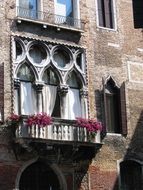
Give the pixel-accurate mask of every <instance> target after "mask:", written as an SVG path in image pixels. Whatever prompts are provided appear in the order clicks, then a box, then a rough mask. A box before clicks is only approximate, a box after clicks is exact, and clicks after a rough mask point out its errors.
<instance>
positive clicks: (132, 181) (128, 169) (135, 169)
mask: <svg viewBox="0 0 143 190" xmlns="http://www.w3.org/2000/svg"><path fill="white" fill-rule="evenodd" d="M120 174H121V189H122V190H133V189H134V190H141V189H143V187H142V183H141V182H142V168H141V165H140V164H139V163H137V162H135V161H131V160H128V161H124V162H122V163H121V164H120Z"/></svg>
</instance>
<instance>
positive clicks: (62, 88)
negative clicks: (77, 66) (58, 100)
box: [58, 84, 68, 95]
mask: <svg viewBox="0 0 143 190" xmlns="http://www.w3.org/2000/svg"><path fill="white" fill-rule="evenodd" d="M67 92H68V85H66V84H61V85H59V86H58V93H59V94H60V95H65V94H67Z"/></svg>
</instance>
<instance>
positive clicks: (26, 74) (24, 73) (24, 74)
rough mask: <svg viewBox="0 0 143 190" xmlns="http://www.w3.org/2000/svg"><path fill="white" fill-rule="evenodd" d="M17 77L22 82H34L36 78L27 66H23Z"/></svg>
mask: <svg viewBox="0 0 143 190" xmlns="http://www.w3.org/2000/svg"><path fill="white" fill-rule="evenodd" d="M17 77H18V78H19V79H21V80H26V81H34V80H35V77H34V73H33V72H32V71H31V69H30V68H29V67H28V66H27V65H26V64H23V65H22V66H21V67H20V69H19V71H18V73H17Z"/></svg>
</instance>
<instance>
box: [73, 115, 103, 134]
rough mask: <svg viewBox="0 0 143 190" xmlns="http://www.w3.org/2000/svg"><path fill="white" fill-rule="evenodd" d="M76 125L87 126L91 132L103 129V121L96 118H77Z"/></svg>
mask: <svg viewBox="0 0 143 190" xmlns="http://www.w3.org/2000/svg"><path fill="white" fill-rule="evenodd" d="M76 126H78V127H83V128H86V129H87V131H89V132H97V131H98V130H100V131H101V130H102V124H101V122H98V121H96V120H95V119H84V118H76Z"/></svg>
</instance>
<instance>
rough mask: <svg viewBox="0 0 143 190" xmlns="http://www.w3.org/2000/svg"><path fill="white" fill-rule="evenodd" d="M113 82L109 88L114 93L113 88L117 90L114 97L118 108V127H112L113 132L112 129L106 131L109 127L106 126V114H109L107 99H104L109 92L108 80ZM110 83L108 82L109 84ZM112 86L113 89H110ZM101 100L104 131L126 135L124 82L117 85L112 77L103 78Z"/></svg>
mask: <svg viewBox="0 0 143 190" xmlns="http://www.w3.org/2000/svg"><path fill="white" fill-rule="evenodd" d="M110 81H111V82H113V83H114V85H113V84H111V90H113V93H114V89H115V90H117V92H116V98H117V102H116V105H117V109H118V115H117V116H118V121H119V124H118V126H117V127H118V128H116V127H114V132H112V131H108V129H109V127H108V116H109V114H108V113H107V112H108V109H107V100H106V95H107V94H108V93H109V92H107V91H108V82H110ZM109 85H110V84H109ZM112 86H113V87H114V88H113V87H112ZM112 88H113V89H112ZM103 102H104V106H103V107H104V124H105V128H106V132H107V134H115V135H116V134H117V135H118V134H119V135H123V136H126V135H127V111H126V92H125V82H123V83H122V84H121V86H118V85H117V83H116V82H115V81H114V80H113V78H112V77H110V76H109V77H108V78H107V79H106V80H105V81H104V79H103Z"/></svg>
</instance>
